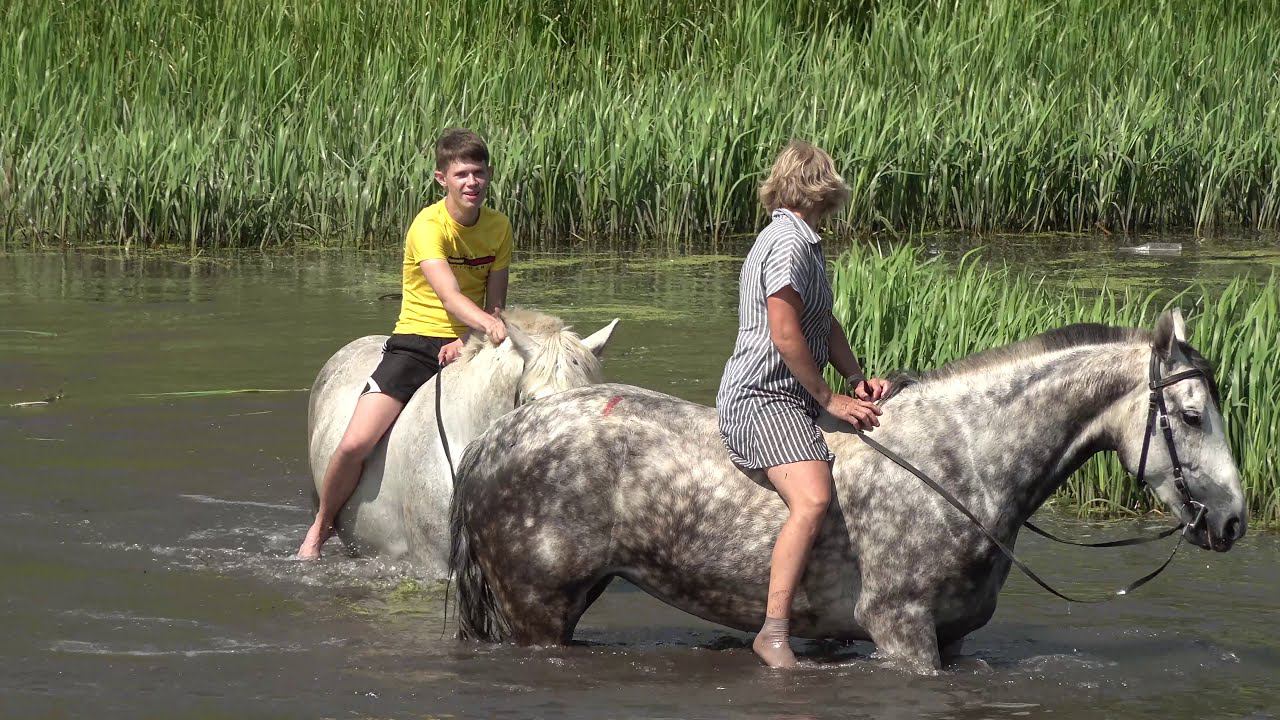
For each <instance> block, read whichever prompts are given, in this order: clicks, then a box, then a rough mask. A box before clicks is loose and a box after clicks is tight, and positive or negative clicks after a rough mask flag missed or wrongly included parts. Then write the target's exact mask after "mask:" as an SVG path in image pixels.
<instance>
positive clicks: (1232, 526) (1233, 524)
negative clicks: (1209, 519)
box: [1222, 517, 1240, 540]
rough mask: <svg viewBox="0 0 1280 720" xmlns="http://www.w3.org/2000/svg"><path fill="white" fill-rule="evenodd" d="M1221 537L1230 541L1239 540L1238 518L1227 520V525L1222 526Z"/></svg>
mask: <svg viewBox="0 0 1280 720" xmlns="http://www.w3.org/2000/svg"><path fill="white" fill-rule="evenodd" d="M1222 536H1223V537H1225V538H1231V539H1232V540H1239V539H1240V518H1238V517H1233V518H1229V519H1228V520H1227V523H1226V524H1225V525H1223V526H1222Z"/></svg>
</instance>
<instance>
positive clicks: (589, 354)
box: [464, 308, 618, 405]
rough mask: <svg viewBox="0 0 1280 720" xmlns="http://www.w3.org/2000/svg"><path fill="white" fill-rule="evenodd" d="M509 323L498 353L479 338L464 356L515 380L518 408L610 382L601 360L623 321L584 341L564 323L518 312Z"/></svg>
mask: <svg viewBox="0 0 1280 720" xmlns="http://www.w3.org/2000/svg"><path fill="white" fill-rule="evenodd" d="M503 320H504V321H505V323H506V326H507V339H506V340H504V341H503V342H502V344H501V345H499V346H498V347H496V348H495V347H493V346H492V345H491V344H489V343H488V342H487V341H484V340H483V339H480V338H474V339H473V340H472V341H471V342H470V343H468V346H467V352H466V353H464V354H465V355H466V356H467V357H468V359H469V360H472V361H473V362H475V361H481V362H483V361H486V360H488V361H490V362H491V364H490V366H489V367H490V368H491V371H492V372H508V373H512V374H513V375H514V374H515V373H518V374H519V375H518V377H514V378H513V379H514V381H515V385H516V397H515V402H516V404H517V405H519V404H521V403H525V402H529V401H530V400H537V399H538V398H543V397H546V396H548V395H554V394H556V393H558V392H561V391H564V390H568V389H570V388H575V387H579V386H582V385H590V384H593V383H598V382H603V381H604V370H603V368H602V366H601V364H600V358H601V357H602V356H603V355H604V349H605V346H606V345H608V344H609V338H610V336H612V335H613V330H614V328H616V327H617V326H618V320H617V319H614V320H613V322H611V323H609V324H608V325H605V326H604V327H603V328H601V329H599V330H597V331H596V332H595V333H593V334H591V335H590V336H588V337H586V338H581V337H579V336H578V334H577V333H575V332H573V330H572V329H570V328H569V327H568V326H567V325H565V324H564V322H563V321H561V320H560V319H559V318H557V317H555V316H552V315H546V314H544V313H539V312H536V311H533V310H527V309H521V308H513V309H510V310H508V311H507V312H506V314H505V315H504V316H503Z"/></svg>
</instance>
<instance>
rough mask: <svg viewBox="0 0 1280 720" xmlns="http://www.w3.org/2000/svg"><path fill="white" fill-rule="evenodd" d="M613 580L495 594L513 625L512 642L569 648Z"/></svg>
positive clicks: (503, 589)
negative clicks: (582, 620) (585, 614)
mask: <svg viewBox="0 0 1280 720" xmlns="http://www.w3.org/2000/svg"><path fill="white" fill-rule="evenodd" d="M612 580H613V576H612V575H609V576H605V577H604V578H600V579H595V582H583V583H569V584H567V585H560V586H550V585H546V586H529V585H523V586H522V585H515V586H512V587H496V586H495V590H496V591H497V594H498V596H499V602H500V603H501V605H502V608H503V610H504V614H505V615H506V617H507V618H509V620H510V623H511V634H512V638H511V639H512V640H514V641H515V642H516V643H517V644H519V645H568V644H569V643H570V642H572V641H573V631H574V629H575V628H577V626H578V620H579V619H580V618H581V617H582V615H583V613H585V612H586V611H587V608H589V607H591V604H592V603H594V602H595V601H596V600H597V599H598V598H599V597H600V594H601V593H603V592H604V590H605V588H607V587H608V586H609V583H610V582H611V581H612ZM566 588H568V589H566Z"/></svg>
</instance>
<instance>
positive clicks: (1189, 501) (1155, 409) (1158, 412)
mask: <svg viewBox="0 0 1280 720" xmlns="http://www.w3.org/2000/svg"><path fill="white" fill-rule="evenodd" d="M1148 378H1149V379H1148V381H1147V387H1148V389H1149V390H1150V393H1149V399H1148V401H1147V429H1146V432H1145V433H1144V434H1143V437H1142V455H1141V457H1140V458H1139V460H1138V484H1139V485H1145V484H1146V471H1147V451H1148V450H1149V449H1150V448H1151V436H1152V435H1154V434H1155V426H1156V424H1157V423H1158V424H1159V425H1160V432H1161V435H1163V436H1164V446H1165V448H1166V449H1167V450H1168V451H1169V462H1170V463H1172V464H1173V486H1174V488H1175V489H1177V491H1178V499H1179V501H1180V502H1181V503H1182V509H1183V511H1184V512H1185V513H1186V516H1187V517H1189V518H1191V519H1192V520H1191V522H1190V523H1187V524H1186V530H1185V531H1184V533H1185V532H1190V531H1191V530H1193V529H1195V528H1196V527H1197V526H1198V525H1199V524H1200V521H1201V520H1203V519H1204V513H1205V510H1206V508H1205V506H1204V503H1202V502H1200V501H1198V500H1196V499H1195V498H1193V497H1191V491H1190V490H1188V489H1187V481H1186V479H1184V478H1183V474H1182V462H1181V461H1179V460H1178V449H1177V447H1175V446H1174V444H1173V429H1172V428H1171V427H1169V408H1168V407H1167V406H1166V405H1165V402H1164V389H1165V388H1167V387H1169V386H1170V385H1173V384H1175V383H1179V382H1182V381H1183V380H1191V379H1192V378H1200V379H1202V380H1204V381H1205V382H1206V383H1208V382H1209V378H1208V377H1207V376H1206V375H1205V374H1204V371H1203V370H1200V369H1198V368H1192V369H1190V370H1183V371H1182V372H1177V373H1174V374H1172V375H1168V376H1165V377H1163V378H1162V377H1160V358H1159V357H1158V356H1157V355H1156V351H1155V350H1154V349H1153V350H1152V351H1151V362H1150V369H1149V371H1148ZM1151 491H1152V493H1153V494H1154V493H1155V488H1152V489H1151Z"/></svg>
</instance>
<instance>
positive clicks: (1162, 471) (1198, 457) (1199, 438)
mask: <svg viewBox="0 0 1280 720" xmlns="http://www.w3.org/2000/svg"><path fill="white" fill-rule="evenodd" d="M1152 352H1153V353H1154V359H1153V360H1152V362H1151V371H1150V373H1149V374H1150V375H1154V377H1149V378H1148V381H1149V382H1150V383H1151V385H1153V386H1161V385H1162V383H1167V384H1163V386H1161V387H1155V388H1154V390H1153V391H1152V392H1153V393H1154V395H1153V397H1155V398H1156V400H1157V401H1158V400H1159V399H1160V398H1159V397H1158V396H1159V395H1160V394H1163V402H1164V411H1165V412H1164V415H1165V417H1166V419H1167V420H1166V421H1167V423H1168V428H1169V430H1168V432H1167V433H1166V431H1165V430H1164V429H1163V427H1162V421H1161V420H1160V417H1159V416H1160V415H1161V412H1160V409H1159V406H1158V404H1157V409H1156V410H1155V411H1154V413H1153V414H1154V416H1155V420H1154V422H1153V423H1149V422H1148V414H1149V413H1151V411H1150V410H1149V409H1148V403H1146V402H1143V403H1141V404H1140V410H1139V412H1137V413H1135V417H1134V418H1133V419H1132V421H1131V423H1130V427H1131V428H1132V432H1130V433H1129V434H1128V437H1127V438H1126V442H1124V443H1123V446H1122V450H1121V460H1122V462H1123V463H1124V465H1125V468H1126V469H1127V470H1129V471H1130V472H1133V473H1137V472H1139V471H1140V470H1141V468H1140V464H1141V455H1142V446H1143V442H1144V438H1145V437H1146V435H1147V434H1148V433H1149V434H1150V438H1149V439H1147V442H1149V443H1150V445H1149V449H1148V452H1147V462H1146V468H1145V476H1146V481H1147V483H1148V484H1150V486H1151V488H1152V489H1153V491H1154V492H1155V494H1156V496H1157V497H1159V498H1160V500H1161V501H1163V502H1164V503H1165V504H1166V505H1167V506H1168V507H1169V508H1170V509H1171V510H1172V511H1173V512H1174V513H1175V514H1177V516H1178V517H1179V519H1181V520H1182V522H1184V523H1192V522H1194V521H1195V520H1196V517H1195V516H1196V514H1197V513H1198V512H1199V510H1200V508H1198V507H1197V506H1196V504H1197V503H1199V504H1200V505H1203V506H1204V510H1203V514H1204V517H1203V518H1202V519H1201V520H1200V522H1199V523H1198V524H1197V525H1196V526H1195V527H1193V528H1192V529H1191V530H1190V531H1189V532H1188V534H1187V539H1188V540H1190V541H1191V542H1193V543H1195V544H1196V545H1199V546H1200V547H1202V548H1212V549H1214V550H1217V551H1219V552H1225V551H1227V550H1230V549H1231V545H1232V544H1233V543H1234V542H1235V541H1236V540H1239V539H1240V538H1241V537H1244V533H1245V526H1246V523H1247V520H1246V516H1245V503H1244V491H1243V490H1242V489H1241V487H1240V471H1239V470H1238V469H1237V468H1236V462H1235V459H1234V458H1233V457H1232V456H1231V447H1230V445H1229V444H1228V442H1227V435H1226V428H1225V427H1224V426H1223V421H1222V409H1221V406H1220V400H1219V397H1218V388H1217V385H1216V384H1215V383H1214V380H1213V370H1212V368H1211V367H1210V366H1209V363H1208V362H1206V361H1205V359H1204V357H1203V356H1201V355H1200V353H1199V352H1197V351H1196V349H1195V348H1193V347H1191V346H1190V345H1189V344H1187V333H1186V326H1185V325H1184V324H1183V321H1182V314H1181V313H1179V312H1178V311H1177V310H1172V311H1169V312H1166V313H1164V314H1163V315H1161V316H1160V319H1159V320H1158V321H1157V323H1156V328H1155V333H1154V336H1153V338H1152ZM1180 373H1188V375H1189V376H1188V377H1185V378H1183V379H1175V378H1174V377H1173V376H1176V375H1178V374H1180ZM1170 434H1171V435H1172V438H1173V440H1172V447H1173V453H1172V456H1171V453H1170V449H1169V444H1170V443H1169V441H1168V440H1167V436H1168V435H1170ZM1173 456H1176V462H1177V463H1179V464H1180V465H1181V467H1182V478H1183V479H1182V483H1183V485H1184V487H1185V488H1186V490H1185V492H1184V491H1183V490H1181V489H1180V488H1179V487H1178V486H1179V481H1178V479H1177V472H1176V467H1175V460H1174V458H1173ZM1188 500H1190V501H1191V502H1190V503H1188V502H1187V501H1188Z"/></svg>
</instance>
